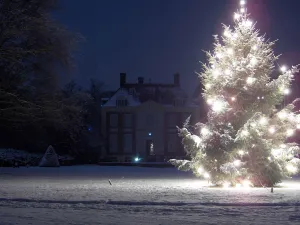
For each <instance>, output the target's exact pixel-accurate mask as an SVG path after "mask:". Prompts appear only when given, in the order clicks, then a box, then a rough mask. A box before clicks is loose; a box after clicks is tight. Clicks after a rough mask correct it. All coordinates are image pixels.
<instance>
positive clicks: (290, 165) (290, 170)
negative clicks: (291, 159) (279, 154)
mask: <svg viewBox="0 0 300 225" xmlns="http://www.w3.org/2000/svg"><path fill="white" fill-rule="evenodd" d="M286 169H287V171H289V172H290V173H296V172H297V167H295V166H294V165H292V164H288V165H287V166H286Z"/></svg>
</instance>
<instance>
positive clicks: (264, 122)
mask: <svg viewBox="0 0 300 225" xmlns="http://www.w3.org/2000/svg"><path fill="white" fill-rule="evenodd" d="M267 122H268V120H267V118H266V117H262V118H260V120H259V123H260V124H261V125H265V124H266V123H267Z"/></svg>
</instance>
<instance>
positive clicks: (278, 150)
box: [271, 149, 282, 158]
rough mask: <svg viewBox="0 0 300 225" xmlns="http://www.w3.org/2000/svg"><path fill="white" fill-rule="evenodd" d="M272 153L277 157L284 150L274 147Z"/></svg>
mask: <svg viewBox="0 0 300 225" xmlns="http://www.w3.org/2000/svg"><path fill="white" fill-rule="evenodd" d="M271 154H272V155H273V156H274V157H275V158H278V157H279V156H280V155H281V154H282V150H281V149H272V151H271Z"/></svg>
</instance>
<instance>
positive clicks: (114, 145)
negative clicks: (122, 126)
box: [109, 134, 119, 153]
mask: <svg viewBox="0 0 300 225" xmlns="http://www.w3.org/2000/svg"><path fill="white" fill-rule="evenodd" d="M118 143H119V142H118V135H117V134H110V135H109V152H110V153H118V150H119V149H118Z"/></svg>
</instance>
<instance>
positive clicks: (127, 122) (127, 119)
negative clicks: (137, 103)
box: [123, 113, 133, 128]
mask: <svg viewBox="0 0 300 225" xmlns="http://www.w3.org/2000/svg"><path fill="white" fill-rule="evenodd" d="M123 125H124V127H125V128H130V127H133V114H131V113H125V114H124V115H123Z"/></svg>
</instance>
